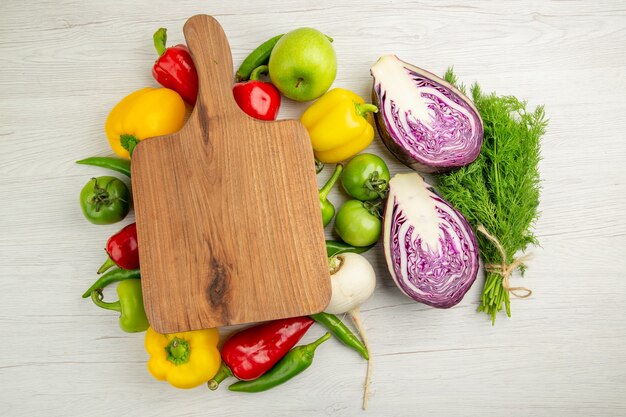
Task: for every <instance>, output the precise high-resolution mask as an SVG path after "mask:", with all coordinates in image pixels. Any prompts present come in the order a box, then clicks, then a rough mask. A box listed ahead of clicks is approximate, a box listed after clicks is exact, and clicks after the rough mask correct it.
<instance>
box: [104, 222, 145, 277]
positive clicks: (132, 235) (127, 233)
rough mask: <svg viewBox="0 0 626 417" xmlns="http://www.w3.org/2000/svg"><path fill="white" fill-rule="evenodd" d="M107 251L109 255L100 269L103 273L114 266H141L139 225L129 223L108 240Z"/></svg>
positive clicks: (126, 267) (129, 267)
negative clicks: (138, 238) (138, 236)
mask: <svg viewBox="0 0 626 417" xmlns="http://www.w3.org/2000/svg"><path fill="white" fill-rule="evenodd" d="M105 250H106V252H107V255H108V256H109V257H108V258H107V260H106V262H105V263H104V264H103V265H102V266H101V267H100V269H98V273H99V274H101V273H103V272H104V271H106V270H107V269H109V268H111V267H112V266H115V265H117V266H119V267H120V268H122V269H137V268H139V245H138V244H137V225H136V224H135V223H133V224H129V225H128V226H126V227H125V228H123V229H122V230H120V231H119V232H117V233H116V234H114V235H113V236H111V237H110V238H109V240H107V244H106V249H105Z"/></svg>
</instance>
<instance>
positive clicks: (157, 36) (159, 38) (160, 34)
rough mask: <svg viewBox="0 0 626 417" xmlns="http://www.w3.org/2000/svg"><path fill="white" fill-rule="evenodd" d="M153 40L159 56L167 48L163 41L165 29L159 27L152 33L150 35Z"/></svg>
mask: <svg viewBox="0 0 626 417" xmlns="http://www.w3.org/2000/svg"><path fill="white" fill-rule="evenodd" d="M152 39H153V40H154V47H155V48H156V50H157V53H158V54H159V56H161V55H163V54H164V53H165V51H166V50H167V48H166V47H165V42H167V29H165V28H159V30H157V31H156V32H154V35H153V36H152Z"/></svg>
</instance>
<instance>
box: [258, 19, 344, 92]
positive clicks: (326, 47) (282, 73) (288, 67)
mask: <svg viewBox="0 0 626 417" xmlns="http://www.w3.org/2000/svg"><path fill="white" fill-rule="evenodd" d="M269 73H270V78H271V80H272V83H273V84H274V85H275V86H276V88H278V89H279V90H280V92H281V93H283V94H284V95H285V97H288V98H290V99H292V100H296V101H309V100H314V99H316V98H318V97H319V96H321V95H322V94H324V93H325V92H326V91H328V89H329V88H330V86H331V84H332V83H333V81H334V80H335V75H336V74H337V57H336V56H335V50H334V49H333V45H332V44H331V43H330V41H329V40H328V38H327V37H326V35H324V34H323V33H322V32H320V31H319V30H316V29H312V28H300V29H296V30H292V31H291V32H289V33H286V34H285V35H284V36H283V37H282V38H280V40H279V41H278V43H277V44H276V46H274V49H273V50H272V54H271V55H270V62H269Z"/></svg>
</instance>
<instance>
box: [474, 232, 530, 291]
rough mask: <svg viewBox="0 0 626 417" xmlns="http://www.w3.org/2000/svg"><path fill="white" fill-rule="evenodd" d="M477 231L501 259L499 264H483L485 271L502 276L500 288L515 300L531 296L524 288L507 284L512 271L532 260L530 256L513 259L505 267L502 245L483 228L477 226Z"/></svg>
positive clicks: (504, 254)
mask: <svg viewBox="0 0 626 417" xmlns="http://www.w3.org/2000/svg"><path fill="white" fill-rule="evenodd" d="M477 230H478V231H479V232H480V233H482V234H483V236H485V237H486V238H487V239H488V240H489V241H490V242H491V243H492V244H493V245H494V246H495V247H496V249H498V252H500V258H501V259H502V263H501V264H485V271H486V272H492V273H495V274H498V275H501V276H502V287H503V288H504V289H505V290H507V291H508V292H510V293H511V294H513V295H514V296H515V297H517V298H528V297H530V296H531V295H532V293H533V292H532V291H531V290H530V289H529V288H526V287H511V286H510V284H509V278H510V277H511V274H512V273H513V271H515V270H516V269H517V268H519V267H520V266H521V265H522V264H524V262H526V261H528V260H529V259H530V258H532V254H530V253H529V254H527V255H524V256H520V257H519V258H515V259H513V262H511V263H510V264H508V265H507V263H506V252H504V248H503V247H502V244H501V243H500V241H499V240H498V238H496V237H495V236H494V235H492V234H491V233H489V232H488V231H487V229H485V227H484V226H483V225H482V224H480V225H478V228H477Z"/></svg>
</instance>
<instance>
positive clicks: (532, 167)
mask: <svg viewBox="0 0 626 417" xmlns="http://www.w3.org/2000/svg"><path fill="white" fill-rule="evenodd" d="M444 78H445V80H446V81H448V82H450V83H451V84H455V85H458V80H457V78H456V76H455V75H454V73H453V71H452V69H448V71H447V72H446V74H445V76H444ZM457 88H459V89H461V90H464V87H463V86H462V85H459V87H457ZM471 95H472V99H473V101H474V104H475V105H476V107H477V108H478V111H479V113H480V115H481V117H482V119H483V123H484V127H485V134H484V142H483V146H482V149H481V152H480V155H479V156H478V158H477V159H476V161H475V162H474V163H472V164H470V165H468V166H466V167H463V168H461V169H459V170H457V171H454V172H451V173H449V174H444V175H440V176H438V186H437V189H438V191H439V192H440V193H441V194H442V195H443V196H444V198H446V199H447V200H448V201H449V202H450V203H451V204H452V205H453V206H454V207H456V208H457V209H458V210H459V211H460V212H461V213H463V215H464V216H465V217H466V218H467V220H468V221H469V222H470V223H471V224H472V226H473V227H474V229H476V227H477V226H478V225H479V224H482V225H483V226H484V227H485V228H486V229H487V230H488V231H489V232H490V233H491V234H493V235H494V236H496V237H497V239H498V240H499V241H500V243H501V244H502V246H503V248H504V251H505V252H506V255H507V256H506V257H507V259H505V260H504V261H505V262H506V263H507V264H510V263H511V262H512V261H513V258H514V257H515V254H516V252H518V251H520V250H521V251H524V250H525V249H526V248H527V246H528V245H530V244H533V245H534V244H537V239H536V238H535V236H534V234H533V233H532V230H531V229H532V227H533V225H534V222H535V221H536V219H537V216H538V212H537V207H538V205H539V190H540V185H539V183H540V178H539V172H538V169H537V165H538V163H539V160H540V139H541V136H542V135H543V134H544V133H545V129H546V126H547V122H548V121H547V120H546V118H545V114H544V109H543V106H539V107H537V108H536V109H535V110H534V111H533V112H529V111H527V109H526V107H527V103H526V102H525V101H520V100H518V99H517V98H515V97H512V96H498V95H496V94H495V93H491V94H485V93H483V92H482V90H481V89H480V87H479V86H478V84H474V85H473V86H472V88H471ZM477 238H478V244H479V247H480V252H481V256H482V258H483V261H484V262H485V263H486V264H500V263H501V262H502V259H501V255H500V253H499V252H498V250H497V249H496V247H495V246H494V245H493V244H492V243H491V242H489V240H487V239H486V238H485V237H484V236H482V235H481V234H478V235H477ZM520 269H521V270H522V272H523V266H522V267H521V268H520ZM503 304H504V307H505V308H506V312H507V315H508V316H509V317H510V316H511V310H510V299H509V292H508V291H506V290H505V289H504V288H503V287H502V276H501V275H499V274H497V273H487V276H486V279H485V285H484V288H483V294H482V297H481V305H480V306H479V308H478V310H479V311H484V312H486V313H488V314H489V315H490V316H491V320H492V323H493V322H495V319H496V314H497V313H498V312H499V311H501V310H502V308H503Z"/></svg>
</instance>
